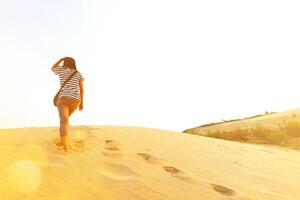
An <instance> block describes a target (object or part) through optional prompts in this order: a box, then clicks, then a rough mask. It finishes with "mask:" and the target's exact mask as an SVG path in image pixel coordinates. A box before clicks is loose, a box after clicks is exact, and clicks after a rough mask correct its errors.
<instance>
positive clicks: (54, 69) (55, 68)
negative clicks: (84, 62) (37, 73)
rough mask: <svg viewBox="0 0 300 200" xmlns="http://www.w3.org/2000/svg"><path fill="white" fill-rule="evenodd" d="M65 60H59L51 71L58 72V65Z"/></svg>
mask: <svg viewBox="0 0 300 200" xmlns="http://www.w3.org/2000/svg"><path fill="white" fill-rule="evenodd" d="M63 60H64V58H61V59H59V60H58V61H57V62H56V63H54V65H53V66H52V67H51V70H52V71H54V72H56V70H57V67H58V65H59V64H60V63H61V62H62V61H63Z"/></svg>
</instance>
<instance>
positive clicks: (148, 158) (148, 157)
mask: <svg viewBox="0 0 300 200" xmlns="http://www.w3.org/2000/svg"><path fill="white" fill-rule="evenodd" d="M137 155H138V156H139V157H141V158H143V159H144V160H146V161H147V162H149V163H153V164H160V163H161V159H158V158H156V157H154V156H152V155H150V154H147V153H137Z"/></svg>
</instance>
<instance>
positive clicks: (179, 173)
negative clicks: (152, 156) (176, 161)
mask: <svg viewBox="0 0 300 200" xmlns="http://www.w3.org/2000/svg"><path fill="white" fill-rule="evenodd" d="M163 168H164V170H165V171H166V172H169V173H171V174H172V176H173V177H176V178H178V179H180V180H182V181H185V182H188V183H195V181H194V180H193V179H192V178H190V177H188V176H185V174H184V173H183V171H181V170H179V169H177V168H176V167H172V166H164V167H163Z"/></svg>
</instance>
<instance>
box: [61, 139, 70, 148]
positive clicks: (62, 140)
mask: <svg viewBox="0 0 300 200" xmlns="http://www.w3.org/2000/svg"><path fill="white" fill-rule="evenodd" d="M61 143H62V146H63V150H65V151H68V150H69V147H68V140H67V136H61Z"/></svg>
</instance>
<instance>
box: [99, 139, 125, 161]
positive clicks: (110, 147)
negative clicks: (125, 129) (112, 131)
mask: <svg viewBox="0 0 300 200" xmlns="http://www.w3.org/2000/svg"><path fill="white" fill-rule="evenodd" d="M105 144H106V146H105V147H104V151H103V152H102V154H103V155H106V156H110V157H121V156H123V154H122V152H121V150H120V148H119V147H118V146H120V144H119V143H118V142H116V141H114V140H105Z"/></svg>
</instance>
